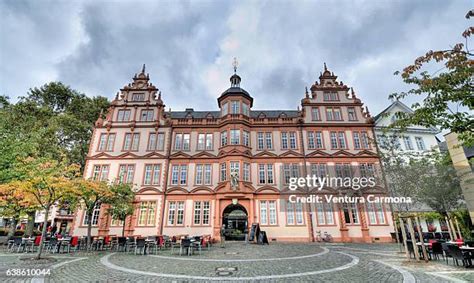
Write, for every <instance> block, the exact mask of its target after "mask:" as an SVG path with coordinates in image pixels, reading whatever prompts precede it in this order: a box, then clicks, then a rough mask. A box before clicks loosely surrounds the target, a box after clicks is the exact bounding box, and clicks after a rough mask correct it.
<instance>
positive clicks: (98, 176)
mask: <svg viewBox="0 0 474 283" xmlns="http://www.w3.org/2000/svg"><path fill="white" fill-rule="evenodd" d="M109 168H110V167H109V165H94V169H93V171H92V179H93V180H96V181H98V180H100V181H107V180H108V179H109Z"/></svg>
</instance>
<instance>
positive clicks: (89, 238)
mask: <svg viewBox="0 0 474 283" xmlns="http://www.w3.org/2000/svg"><path fill="white" fill-rule="evenodd" d="M87 219H89V221H88V223H87V250H89V249H90V247H91V244H92V241H91V240H92V239H91V238H92V211H87Z"/></svg>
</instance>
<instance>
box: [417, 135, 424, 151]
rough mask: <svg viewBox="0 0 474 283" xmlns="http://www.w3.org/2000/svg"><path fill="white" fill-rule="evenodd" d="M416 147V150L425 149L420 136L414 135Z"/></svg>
mask: <svg viewBox="0 0 474 283" xmlns="http://www.w3.org/2000/svg"><path fill="white" fill-rule="evenodd" d="M415 142H416V147H418V150H426V146H425V142H424V141H423V138H422V137H415Z"/></svg>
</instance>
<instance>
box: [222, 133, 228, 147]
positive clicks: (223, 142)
mask: <svg viewBox="0 0 474 283" xmlns="http://www.w3.org/2000/svg"><path fill="white" fill-rule="evenodd" d="M226 145H227V131H222V132H221V146H226Z"/></svg>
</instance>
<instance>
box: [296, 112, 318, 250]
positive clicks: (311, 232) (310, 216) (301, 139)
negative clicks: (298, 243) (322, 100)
mask: <svg viewBox="0 0 474 283" xmlns="http://www.w3.org/2000/svg"><path fill="white" fill-rule="evenodd" d="M298 129H299V132H300V137H301V138H300V145H301V149H302V150H303V162H304V166H303V174H304V176H305V177H306V176H308V170H307V168H306V150H305V148H304V138H303V126H302V121H301V120H299V121H298ZM306 189H308V186H307V185H306ZM307 210H308V214H309V221H308V224H309V228H310V233H309V236H310V239H311V242H314V227H313V212H312V211H311V204H308V207H307Z"/></svg>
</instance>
